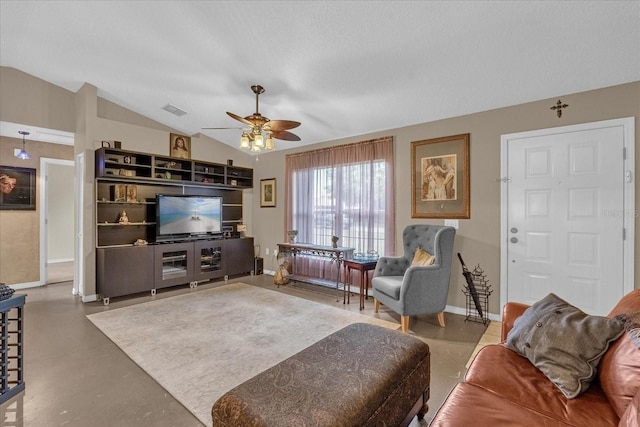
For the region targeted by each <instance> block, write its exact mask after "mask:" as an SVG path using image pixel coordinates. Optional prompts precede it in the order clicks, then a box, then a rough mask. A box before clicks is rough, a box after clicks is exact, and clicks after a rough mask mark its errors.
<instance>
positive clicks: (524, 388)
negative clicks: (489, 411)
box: [465, 344, 619, 426]
mask: <svg viewBox="0 0 640 427" xmlns="http://www.w3.org/2000/svg"><path fill="white" fill-rule="evenodd" d="M465 381H466V382H468V383H470V384H473V385H476V386H478V387H481V388H482V389H484V390H487V391H488V392H490V393H491V394H495V395H499V396H501V397H502V398H504V399H506V400H509V401H511V402H513V403H515V404H517V405H518V406H522V407H526V408H528V409H530V410H532V411H535V412H537V413H540V414H544V415H546V416H548V417H551V418H553V419H555V420H559V421H562V422H564V423H567V424H572V425H577V426H588V425H594V426H595V425H597V426H615V425H617V424H618V420H619V416H618V415H617V414H616V411H614V410H613V408H612V407H611V405H610V403H609V401H608V399H607V396H605V394H604V392H603V391H602V389H601V388H600V386H599V385H598V384H597V382H596V383H594V384H592V385H591V387H589V390H587V391H586V392H584V393H582V394H581V395H580V397H579V398H578V399H567V398H566V397H565V396H564V394H562V392H561V391H560V389H558V387H556V386H555V385H554V384H553V383H552V382H551V381H549V379H548V378H547V377H546V376H545V375H544V374H543V373H542V372H541V371H540V370H538V369H536V367H535V366H533V365H532V364H531V362H529V361H528V360H527V359H526V358H524V357H522V356H520V355H519V354H518V353H516V352H515V351H512V350H510V349H508V348H507V347H505V346H504V345H502V344H493V345H488V346H485V347H484V348H482V349H481V350H480V351H479V352H478V354H477V355H476V357H475V359H474V360H473V363H472V364H471V366H470V367H469V370H468V371H467V374H466V376H465ZM481 424H482V423H480V422H476V423H475V425H481ZM470 425H471V424H470ZM490 425H494V424H493V423H491V424H490ZM530 425H537V424H533V423H532V424H530Z"/></svg>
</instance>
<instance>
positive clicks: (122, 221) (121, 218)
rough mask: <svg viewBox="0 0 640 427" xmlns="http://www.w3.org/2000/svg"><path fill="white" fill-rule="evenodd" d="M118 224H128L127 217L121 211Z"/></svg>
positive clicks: (125, 213) (124, 212)
mask: <svg viewBox="0 0 640 427" xmlns="http://www.w3.org/2000/svg"><path fill="white" fill-rule="evenodd" d="M118 222H119V223H120V224H129V217H128V216H127V212H126V211H124V210H123V211H122V213H121V214H120V218H118Z"/></svg>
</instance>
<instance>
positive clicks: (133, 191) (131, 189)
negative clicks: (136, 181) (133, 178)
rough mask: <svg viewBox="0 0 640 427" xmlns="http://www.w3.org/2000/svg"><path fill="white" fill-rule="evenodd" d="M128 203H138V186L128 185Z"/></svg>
mask: <svg viewBox="0 0 640 427" xmlns="http://www.w3.org/2000/svg"><path fill="white" fill-rule="evenodd" d="M126 200H127V202H137V201H138V187H137V186H136V185H127V197H126Z"/></svg>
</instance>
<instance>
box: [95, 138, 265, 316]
mask: <svg viewBox="0 0 640 427" xmlns="http://www.w3.org/2000/svg"><path fill="white" fill-rule="evenodd" d="M252 187H253V169H249V168H243V167H237V166H231V165H224V164H218V163H207V162H201V161H198V160H185V159H178V158H173V157H167V156H158V155H154V154H148V153H139V152H133V151H125V150H120V149H115V148H101V149H98V150H96V177H95V194H96V288H97V293H98V294H99V295H100V296H101V298H102V300H103V302H104V304H105V305H106V304H109V299H110V298H112V297H119V296H124V295H131V294H135V293H140V292H149V291H150V292H151V294H152V295H155V293H156V290H157V289H161V288H166V287H170V286H176V285H184V284H187V283H188V284H189V285H190V286H191V287H196V286H197V284H198V282H203V281H207V280H212V279H217V278H224V279H225V280H226V279H227V278H228V276H232V275H237V274H246V273H250V272H251V271H252V270H253V268H254V250H253V238H252V237H241V233H240V232H238V229H237V227H238V225H239V224H242V190H243V189H247V188H252ZM156 194H175V195H197V196H215V197H221V198H222V231H223V233H222V234H220V235H215V236H191V237H188V238H181V239H176V240H175V241H168V242H165V241H162V242H156ZM124 212H126V215H124ZM123 216H125V217H126V220H125V221H121V218H122V217H123ZM136 242H139V243H142V244H136ZM145 242H146V244H145Z"/></svg>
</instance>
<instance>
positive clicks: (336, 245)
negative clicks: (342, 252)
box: [331, 236, 340, 248]
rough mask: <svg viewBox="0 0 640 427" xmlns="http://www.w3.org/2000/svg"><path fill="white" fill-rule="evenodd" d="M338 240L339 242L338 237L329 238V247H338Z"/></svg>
mask: <svg viewBox="0 0 640 427" xmlns="http://www.w3.org/2000/svg"><path fill="white" fill-rule="evenodd" d="M338 240H340V238H339V237H338V236H332V237H331V246H333V247H334V248H337V247H338Z"/></svg>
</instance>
